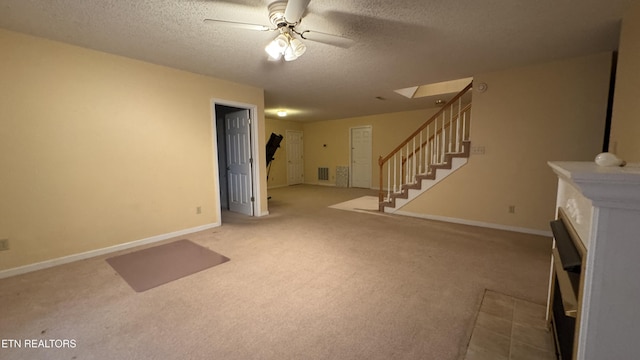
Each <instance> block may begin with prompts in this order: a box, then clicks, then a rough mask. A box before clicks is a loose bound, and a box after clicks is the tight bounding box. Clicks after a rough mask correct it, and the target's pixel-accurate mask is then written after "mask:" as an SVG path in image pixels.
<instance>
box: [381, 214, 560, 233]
mask: <svg viewBox="0 0 640 360" xmlns="http://www.w3.org/2000/svg"><path fill="white" fill-rule="evenodd" d="M393 214H396V215H403V216H410V217H415V218H421V219H427V220H437V221H444V222H450V223H454V224H462V225H471V226H479V227H485V228H490V229H498V230H506V231H514V232H519V233H524V234H531V235H540V236H547V237H552V236H553V233H551V230H549V231H544V230H538V229H529V228H522V227H517V226H509V225H501V224H493V223H488V222H484V221H475V220H467V219H459V218H452V217H447V216H438V215H429V214H420V213H413V212H409V211H401V210H398V211H395V212H394V213H393Z"/></svg>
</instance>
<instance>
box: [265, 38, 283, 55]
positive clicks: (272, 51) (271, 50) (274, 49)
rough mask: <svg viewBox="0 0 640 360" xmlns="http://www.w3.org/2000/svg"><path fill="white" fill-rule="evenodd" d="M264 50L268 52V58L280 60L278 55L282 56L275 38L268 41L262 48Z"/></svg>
mask: <svg viewBox="0 0 640 360" xmlns="http://www.w3.org/2000/svg"><path fill="white" fill-rule="evenodd" d="M264 51H266V52H267V54H269V59H270V60H280V57H281V56H282V50H281V49H280V46H279V45H278V43H277V42H276V41H275V40H274V41H272V42H270V43H269V45H267V46H266V47H265V48H264Z"/></svg>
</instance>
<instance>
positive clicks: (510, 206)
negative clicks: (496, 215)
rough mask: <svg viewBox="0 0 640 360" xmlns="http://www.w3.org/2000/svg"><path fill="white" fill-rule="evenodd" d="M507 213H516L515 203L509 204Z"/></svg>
mask: <svg viewBox="0 0 640 360" xmlns="http://www.w3.org/2000/svg"><path fill="white" fill-rule="evenodd" d="M509 213H510V214H515V213H516V206H515V205H509Z"/></svg>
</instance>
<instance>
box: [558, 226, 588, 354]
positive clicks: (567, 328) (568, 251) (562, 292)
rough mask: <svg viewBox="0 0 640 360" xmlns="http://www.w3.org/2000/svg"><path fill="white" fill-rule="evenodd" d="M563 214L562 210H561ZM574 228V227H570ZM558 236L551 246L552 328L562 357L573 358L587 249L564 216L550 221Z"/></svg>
mask: <svg viewBox="0 0 640 360" xmlns="http://www.w3.org/2000/svg"><path fill="white" fill-rule="evenodd" d="M561 215H562V214H561ZM568 228H569V229H571V231H570V230H569V229H568ZM551 230H552V232H553V237H554V239H555V246H554V248H553V249H552V253H553V262H554V271H553V285H552V296H551V299H550V300H551V302H552V303H551V309H550V311H551V329H552V331H553V335H554V340H555V343H556V354H557V355H558V358H559V359H563V360H572V359H573V356H574V349H575V346H574V341H575V338H576V331H577V330H576V329H577V327H576V325H577V324H578V323H579V321H578V320H577V319H579V316H578V313H579V307H580V305H579V301H578V299H579V293H580V281H581V275H582V258H583V256H584V253H583V252H581V251H579V249H578V247H577V246H576V245H577V244H578V242H580V238H579V237H578V236H577V234H576V233H575V230H574V229H573V228H571V225H570V224H569V225H568V226H567V224H566V223H565V221H564V219H563V218H562V216H561V219H558V220H555V221H552V222H551Z"/></svg>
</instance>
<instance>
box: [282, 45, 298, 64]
mask: <svg viewBox="0 0 640 360" xmlns="http://www.w3.org/2000/svg"><path fill="white" fill-rule="evenodd" d="M297 58H298V56H297V55H296V53H295V52H294V50H293V48H292V47H291V46H289V47H288V48H287V50H285V52H284V60H285V61H293V60H295V59H297Z"/></svg>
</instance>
